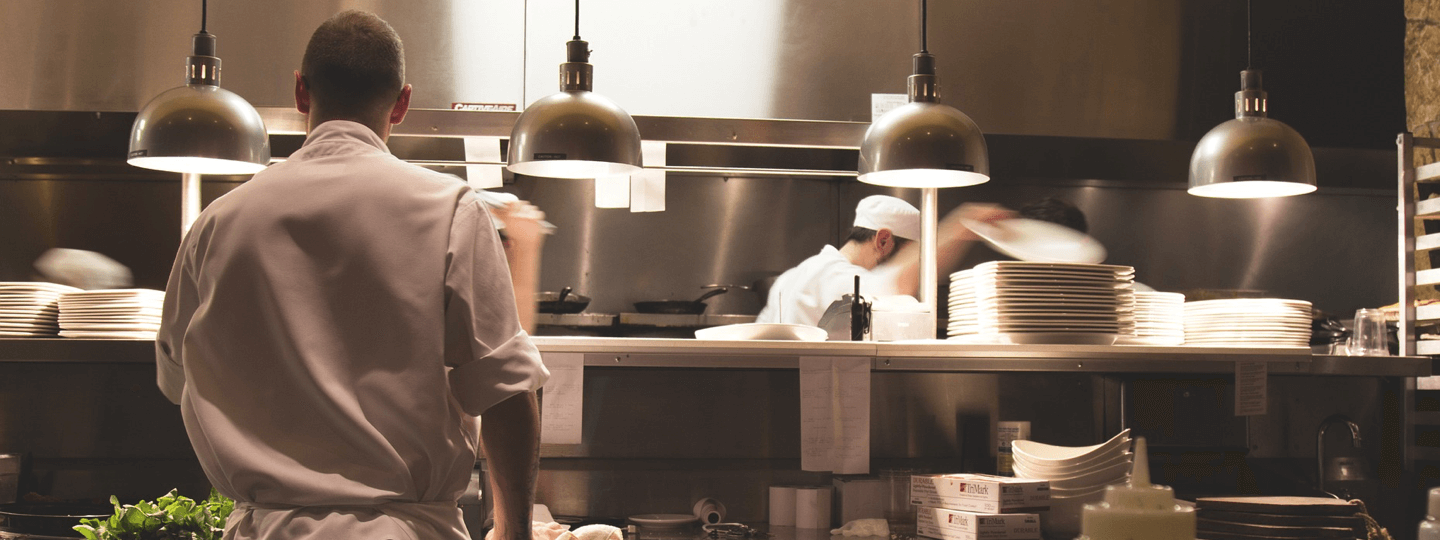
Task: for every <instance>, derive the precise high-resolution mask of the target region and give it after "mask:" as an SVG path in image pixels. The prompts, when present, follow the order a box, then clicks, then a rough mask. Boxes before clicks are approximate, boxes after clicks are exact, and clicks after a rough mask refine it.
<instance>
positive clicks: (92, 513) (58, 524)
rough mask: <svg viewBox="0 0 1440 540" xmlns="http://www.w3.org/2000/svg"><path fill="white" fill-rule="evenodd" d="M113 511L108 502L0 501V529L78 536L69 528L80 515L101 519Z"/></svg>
mask: <svg viewBox="0 0 1440 540" xmlns="http://www.w3.org/2000/svg"><path fill="white" fill-rule="evenodd" d="M114 513H115V507H113V506H110V505H108V504H83V503H19V504H3V505H0V530H5V531H9V532H13V533H24V534H30V535H48V536H52V537H74V538H80V534H79V533H77V532H75V530H74V529H73V528H72V527H74V526H76V525H79V524H80V520H81V519H82V518H89V519H104V518H108V517H110V515H111V514H114Z"/></svg>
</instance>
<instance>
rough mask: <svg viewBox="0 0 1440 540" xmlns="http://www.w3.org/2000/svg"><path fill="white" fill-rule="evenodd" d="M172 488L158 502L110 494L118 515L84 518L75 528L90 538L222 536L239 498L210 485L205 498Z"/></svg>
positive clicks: (210, 539) (215, 539) (195, 539)
mask: <svg viewBox="0 0 1440 540" xmlns="http://www.w3.org/2000/svg"><path fill="white" fill-rule="evenodd" d="M177 491H178V490H174V489H172V490H170V493H166V494H165V495H164V496H162V497H160V498H158V499H155V502H150V501H140V502H137V503H135V504H133V505H129V504H127V505H125V506H121V505H120V501H119V499H116V498H115V497H110V504H113V505H115V515H113V516H110V517H109V518H108V519H103V520H101V519H82V520H80V524H79V525H76V526H75V530H76V531H78V532H79V533H80V534H82V535H85V538H89V539H90V540H220V537H221V536H222V535H224V533H225V518H226V517H229V516H230V511H231V510H234V509H235V501H232V500H230V499H228V498H226V497H225V496H224V495H221V494H219V493H217V492H216V491H215V489H214V488H211V489H210V496H209V497H208V498H206V499H205V500H204V501H203V502H195V500H193V499H190V498H188V497H185V496H182V495H180V494H179V493H177Z"/></svg>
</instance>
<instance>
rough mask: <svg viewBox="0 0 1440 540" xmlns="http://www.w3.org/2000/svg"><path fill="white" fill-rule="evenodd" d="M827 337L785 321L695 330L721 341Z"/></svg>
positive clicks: (698, 336) (700, 336)
mask: <svg viewBox="0 0 1440 540" xmlns="http://www.w3.org/2000/svg"><path fill="white" fill-rule="evenodd" d="M827 337H829V334H827V333H826V332H825V329H823V328H820V327H818V326H809V325H804V324H786V323H744V324H728V325H725V326H715V327H711V328H701V329H699V330H696V331H695V338H696V339H713V340H721V341H755V340H778V341H825V339H826V338H827ZM692 517H693V516H692Z"/></svg>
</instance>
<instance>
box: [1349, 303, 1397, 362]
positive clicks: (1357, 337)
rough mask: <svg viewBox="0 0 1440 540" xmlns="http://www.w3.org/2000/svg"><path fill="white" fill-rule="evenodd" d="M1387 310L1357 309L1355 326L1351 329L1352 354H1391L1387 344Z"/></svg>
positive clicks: (1350, 351) (1350, 348) (1350, 347)
mask: <svg viewBox="0 0 1440 540" xmlns="http://www.w3.org/2000/svg"><path fill="white" fill-rule="evenodd" d="M1385 334H1386V329H1385V312H1383V311H1380V310H1378V309H1357V310H1355V326H1354V327H1353V328H1352V329H1351V334H1350V344H1349V348H1348V350H1349V353H1350V355H1351V356H1389V355H1390V348H1389V347H1388V346H1386V344H1385V337H1386V336H1385Z"/></svg>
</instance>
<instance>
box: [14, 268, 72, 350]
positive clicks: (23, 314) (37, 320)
mask: <svg viewBox="0 0 1440 540" xmlns="http://www.w3.org/2000/svg"><path fill="white" fill-rule="evenodd" d="M78 290H80V289H76V288H74V287H67V286H64V285H60V284H56V283H45V282H42V281H5V282H0V337H44V336H54V335H55V332H57V331H58V330H59V326H58V325H57V323H56V317H57V316H58V315H59V314H60V307H59V302H60V295H62V294H65V293H67V292H73V291H78Z"/></svg>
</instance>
